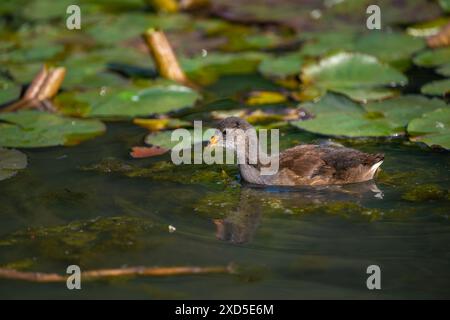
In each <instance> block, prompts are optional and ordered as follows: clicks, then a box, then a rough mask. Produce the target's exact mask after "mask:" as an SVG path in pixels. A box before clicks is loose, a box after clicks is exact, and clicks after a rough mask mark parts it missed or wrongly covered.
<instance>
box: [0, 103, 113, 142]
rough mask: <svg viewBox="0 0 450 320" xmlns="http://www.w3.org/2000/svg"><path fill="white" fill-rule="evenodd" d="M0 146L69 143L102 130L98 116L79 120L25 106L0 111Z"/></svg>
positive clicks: (81, 139) (89, 136)
mask: <svg viewBox="0 0 450 320" xmlns="http://www.w3.org/2000/svg"><path fill="white" fill-rule="evenodd" d="M0 121H4V122H0V146H4V147H17V148H34V147H48V146H57V145H72V144H76V143H78V142H80V141H83V140H86V139H90V138H93V137H95V136H98V135H99V134H102V133H103V132H104V131H105V130H106V128H105V125H104V124H103V123H102V122H100V121H98V120H80V119H75V118H68V117H63V116H60V115H57V114H51V113H46V112H40V111H34V110H27V111H19V112H11V113H0Z"/></svg>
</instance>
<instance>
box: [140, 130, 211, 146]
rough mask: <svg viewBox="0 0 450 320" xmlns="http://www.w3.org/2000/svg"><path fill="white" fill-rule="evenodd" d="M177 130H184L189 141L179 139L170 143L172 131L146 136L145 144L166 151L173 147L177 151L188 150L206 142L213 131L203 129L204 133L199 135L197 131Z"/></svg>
mask: <svg viewBox="0 0 450 320" xmlns="http://www.w3.org/2000/svg"><path fill="white" fill-rule="evenodd" d="M178 130H185V131H184V132H185V133H186V135H187V136H189V139H183V140H181V139H180V140H175V141H172V132H173V131H161V132H156V133H151V134H149V135H147V137H145V143H146V144H150V145H154V146H160V147H162V148H166V149H172V148H173V147H175V146H177V147H178V148H179V149H189V148H191V146H192V145H195V144H198V143H202V142H204V141H208V140H209V139H210V138H211V137H212V136H213V135H214V130H206V129H205V130H206V131H204V132H203V133H202V132H200V133H199V132H198V131H194V130H192V129H191V130H188V129H178ZM180 132H181V131H180ZM194 132H195V134H194ZM206 133H208V134H206Z"/></svg>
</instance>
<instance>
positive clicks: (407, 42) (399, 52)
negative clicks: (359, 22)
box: [355, 32, 425, 67]
mask: <svg viewBox="0 0 450 320" xmlns="http://www.w3.org/2000/svg"><path fill="white" fill-rule="evenodd" d="M424 47H425V41H424V40H423V39H420V38H415V37H412V36H409V35H407V34H403V33H386V32H370V33H368V34H364V35H362V36H360V37H359V38H358V40H357V41H356V43H355V50H356V51H358V52H363V53H366V54H371V55H373V56H375V57H377V58H378V59H380V60H381V61H383V62H387V63H389V64H391V65H394V66H396V67H401V66H403V65H404V64H405V63H407V61H408V60H410V57H411V55H412V54H413V53H415V52H417V51H419V50H421V49H423V48H424ZM405 61H406V62H405Z"/></svg>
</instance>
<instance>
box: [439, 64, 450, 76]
mask: <svg viewBox="0 0 450 320" xmlns="http://www.w3.org/2000/svg"><path fill="white" fill-rule="evenodd" d="M436 72H437V73H439V74H441V75H443V76H445V77H450V63H447V64H444V65H442V66H440V67H439V68H438V69H437V70H436Z"/></svg>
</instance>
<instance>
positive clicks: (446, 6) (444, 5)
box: [438, 0, 450, 12]
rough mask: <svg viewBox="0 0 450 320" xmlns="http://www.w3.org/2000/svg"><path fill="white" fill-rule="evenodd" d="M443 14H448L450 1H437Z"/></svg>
mask: <svg viewBox="0 0 450 320" xmlns="http://www.w3.org/2000/svg"><path fill="white" fill-rule="evenodd" d="M438 1H439V4H440V5H441V8H442V9H444V11H445V12H450V0H438Z"/></svg>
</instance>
